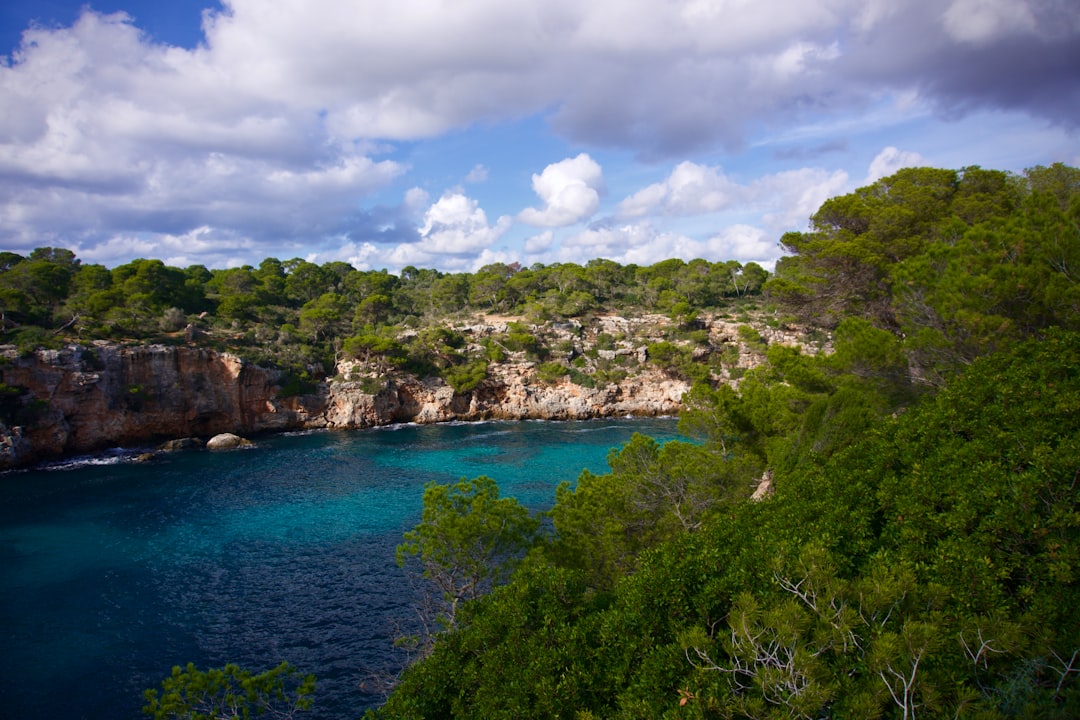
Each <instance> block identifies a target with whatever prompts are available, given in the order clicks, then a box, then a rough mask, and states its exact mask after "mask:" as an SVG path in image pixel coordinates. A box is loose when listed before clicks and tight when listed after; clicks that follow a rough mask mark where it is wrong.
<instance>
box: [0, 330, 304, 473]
mask: <svg viewBox="0 0 1080 720" xmlns="http://www.w3.org/2000/svg"><path fill="white" fill-rule="evenodd" d="M3 358H4V361H3V364H2V366H0V381H2V382H3V383H4V385H6V386H8V388H16V389H18V390H19V391H21V395H20V397H18V398H17V400H16V399H15V398H13V397H11V396H10V395H9V397H8V399H7V402H6V405H5V409H6V410H9V411H13V412H9V413H8V414H9V417H6V418H4V420H5V421H6V423H7V426H5V427H3V428H2V433H0V469H3V468H9V467H15V466H18V465H23V464H26V463H28V462H34V461H37V460H41V459H45V458H49V457H57V456H61V455H69V454H75V453H84V452H90V451H93V450H99V449H102V448H106V447H113V446H125V445H127V446H131V445H140V444H146V443H148V442H153V441H158V440H163V439H171V438H178V437H190V436H206V435H213V434H216V433H221V432H226V431H232V432H241V433H253V432H260V431H268V430H282V429H287V428H291V427H303V426H305V425H306V423H308V422H309V421H310V420H311V416H312V415H315V416H319V415H320V413H321V409H322V408H321V405H320V402H319V400H318V398H307V399H306V400H307V402H306V403H304V402H301V401H299V400H297V399H288V400H279V399H277V397H276V396H277V379H278V375H277V373H276V372H275V371H273V370H268V369H265V368H260V367H256V366H253V365H250V364H248V363H245V362H243V361H242V360H241V359H239V358H237V357H234V356H232V355H228V354H220V353H217V352H214V351H213V350H207V349H200V348H173V347H165V346H160V345H158V346H155V345H151V346H145V347H120V346H115V345H107V344H98V345H94V346H91V347H82V346H68V347H66V348H64V349H63V350H39V351H38V352H36V353H35V354H34V355H33V356H31V357H28V358H20V357H16V356H14V354H13V353H5V354H4V355H3Z"/></svg>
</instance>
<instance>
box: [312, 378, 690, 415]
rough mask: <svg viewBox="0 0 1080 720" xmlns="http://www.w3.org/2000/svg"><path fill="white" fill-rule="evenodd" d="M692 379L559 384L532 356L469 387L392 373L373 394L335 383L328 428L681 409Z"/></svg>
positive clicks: (354, 385)
mask: <svg viewBox="0 0 1080 720" xmlns="http://www.w3.org/2000/svg"><path fill="white" fill-rule="evenodd" d="M689 389H690V386H689V384H688V383H686V382H685V381H682V380H675V379H672V378H671V377H669V376H667V375H665V374H664V373H662V372H660V371H658V370H654V369H651V368H649V369H646V370H643V371H642V372H640V373H638V374H636V375H634V376H633V377H631V378H627V379H626V380H623V381H622V382H619V383H612V384H610V385H607V386H606V387H597V388H585V387H582V386H580V385H575V384H574V383H572V382H570V381H569V379H567V378H562V379H561V380H560V381H559V382H557V383H554V384H546V383H541V382H539V381H537V380H536V378H535V375H534V373H533V366H532V364H531V363H522V364H502V365H498V366H495V367H493V368H492V370H491V372H490V373H489V376H488V378H487V379H485V380H484V381H483V382H482V383H480V385H478V386H477V387H476V388H475V389H473V390H471V391H469V392H466V393H460V394H458V393H455V392H454V391H453V389H452V388H450V387H448V386H447V385H446V384H445V383H443V382H442V381H440V380H434V379H428V380H423V381H421V380H404V381H401V380H390V381H388V382H387V383H386V385H385V386H384V387H383V389H382V390H380V391H379V392H377V393H375V394H368V393H366V392H364V390H363V389H362V388H361V384H360V383H356V382H340V383H333V384H332V385H330V386H329V391H328V397H327V402H326V410H325V415H324V417H325V420H326V426H327V427H337V428H354V427H371V426H375V425H386V424H389V423H396V422H417V423H437V422H447V421H450V420H531V419H539V420H585V419H590V418H599V417H619V416H627V415H640V416H658V415H674V414H676V413H678V411H679V408H680V406H681V403H682V396H683V394H684V393H685V392H686V391H687V390H689Z"/></svg>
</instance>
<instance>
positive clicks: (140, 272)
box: [0, 247, 768, 394]
mask: <svg viewBox="0 0 1080 720" xmlns="http://www.w3.org/2000/svg"><path fill="white" fill-rule="evenodd" d="M767 277H768V273H766V272H765V271H764V270H763V269H762V268H761V267H759V266H758V265H756V264H754V263H748V264H746V265H742V264H741V263H738V262H734V261H732V262H723V263H711V262H707V261H705V260H693V261H690V262H683V261H681V260H666V261H664V262H662V263H657V264H656V265H653V266H649V267H638V266H635V265H626V266H623V265H619V264H617V263H614V262H611V261H608V260H595V261H592V262H589V263H587V264H586V265H584V266H580V265H575V264H572V263H565V264H557V265H549V266H544V265H534V266H533V267H531V268H522V267H520V266H518V265H516V264H511V265H506V264H502V263H498V264H493V265H488V266H486V267H484V268H481V269H480V270H479V271H477V272H475V273H451V274H448V273H442V272H438V271H435V270H419V269H416V268H414V267H407V268H405V269H404V270H403V271H402V272H401V273H400V275H392V274H390V273H388V272H386V271H385V270H379V271H361V270H356V269H355V268H353V267H352V266H350V265H347V264H345V263H341V262H331V263H326V264H324V265H316V264H314V263H310V262H307V261H304V260H300V259H298V258H294V259H292V260H287V261H284V262H283V261H281V260H278V259H276V258H268V259H266V260H264V261H262V262H261V263H260V264H259V266H258V267H257V268H255V267H251V266H243V267H239V268H228V269H219V270H208V269H206V268H205V267H202V266H198V265H195V266H191V267H188V268H184V269H181V268H174V267H168V266H166V265H165V264H164V263H162V262H161V261H160V260H145V259H140V260H133V261H132V262H130V263H127V264H125V265H121V266H119V267H116V268H113V269H112V270H109V269H107V268H105V267H103V266H101V265H94V264H84V263H82V262H81V261H80V260H78V259H77V258H76V257H75V255H74V254H73V253H72V252H71V251H69V250H64V249H57V248H48V247H46V248H38V249H37V250H34V251H33V252H31V253H30V254H29V255H27V256H25V257H23V256H21V255H17V254H15V253H10V252H7V253H0V344H11V345H15V346H17V347H18V348H19V350H20V351H22V352H29V351H32V350H33V349H35V348H38V347H58V346H59V345H60V344H62V343H64V342H73V341H78V342H89V341H91V340H113V341H120V342H138V343H145V342H164V343H186V344H195V345H202V346H208V347H212V348H217V349H220V350H229V351H231V352H233V353H235V354H237V355H240V356H241V357H244V358H245V359H247V360H249V361H252V362H255V363H259V364H263V365H270V366H275V367H278V368H281V369H283V370H285V371H287V372H288V378H289V392H290V393H293V394H295V392H297V391H299V390H301V389H303V388H305V387H308V386H310V383H311V382H314V381H318V380H320V379H322V378H323V377H325V376H328V375H333V373H334V368H335V367H336V365H337V364H338V362H339V361H341V360H343V359H344V360H358V361H361V362H363V363H364V364H365V365H367V366H368V367H369V370H370V371H371V372H373V373H376V374H387V373H390V372H403V373H409V374H412V375H415V376H420V377H424V376H431V375H433V376H439V377H442V378H443V379H444V380H445V381H446V382H447V383H448V384H450V385H451V386H452V387H453V388H454V389H455V390H456V391H458V392H466V391H467V390H469V389H471V388H473V387H475V386H476V385H477V384H478V383H479V382H480V381H481V380H483V378H484V376H485V370H486V367H487V363H488V362H491V361H496V362H498V361H501V360H503V359H505V357H506V355H507V353H515V352H519V353H524V354H525V357H527V358H528V359H532V360H536V361H543V360H547V359H548V357H549V355H550V354H551V352H552V348H551V347H549V345H551V344H553V343H555V342H557V340H556V339H555V337H554V336H553V335H552V334H551V333H547V334H545V333H541V334H539V335H538V334H537V331H536V328H544V327H551V326H552V325H558V324H559V323H560V322H562V321H565V320H567V319H568V318H587V317H591V316H593V315H596V314H600V313H605V312H612V311H618V312H630V313H636V314H646V313H661V314H664V315H668V314H671V315H672V316H676V314H682V315H687V314H691V315H692V314H693V313H694V312H696V311H698V310H701V309H704V308H711V307H717V306H724V307H726V306H729V305H731V304H733V303H734V304H738V303H740V302H742V301H743V299H744V298H748V297H756V296H758V295H759V294H760V292H761V288H762V285H763V283H764V282H765V280H766V278H767ZM487 313H496V314H499V315H509V316H512V317H516V318H520V320H519V321H516V322H513V323H511V325H510V327H509V331H508V332H507V333H506V334H505V335H504V336H503V337H500V338H489V339H485V342H486V345H485V346H484V347H483V348H470V347H467V342H466V338H464V337H463V336H462V334H461V333H460V332H459V331H457V330H455V329H454V327H453V326H454V325H458V326H465V325H467V324H468V322H469V321H470V319H472V318H475V317H476V316H478V315H481V314H487ZM578 379H579V380H581V381H582V382H592V381H591V380H589V379H586V378H585V377H584V376H581V375H580V374H579V376H578Z"/></svg>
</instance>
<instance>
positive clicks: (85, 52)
mask: <svg viewBox="0 0 1080 720" xmlns="http://www.w3.org/2000/svg"><path fill="white" fill-rule="evenodd" d="M1053 162H1065V163H1068V164H1070V165H1080V3H1077V2H1076V0H588V2H582V0H393V2H389V1H387V0H222V2H220V3H215V2H213V1H212V0H170V2H161V1H160V0H109V1H108V2H94V3H91V4H90V5H84V4H83V2H82V0H72V1H70V2H69V1H68V0H4V3H3V8H0V250H10V251H14V252H20V253H26V252H28V251H29V250H30V249H32V248H34V247H39V246H43V245H52V246H60V247H68V248H71V249H72V250H74V251H75V252H76V254H77V255H78V256H79V257H80V258H81V259H82V260H83V261H84V262H98V263H103V264H105V265H108V266H110V267H111V266H115V265H118V264H121V263H124V262H127V261H129V260H131V259H133V258H136V257H149V258H160V259H162V260H164V261H165V262H166V263H168V264H171V265H176V266H181V267H184V266H187V265H191V264H196V263H199V264H204V265H206V266H208V267H226V266H235V265H240V264H245V263H247V264H252V265H257V264H258V263H259V261H260V260H262V259H263V258H266V257H269V256H274V257H277V258H279V259H282V260H285V259H289V258H293V257H301V258H305V259H308V260H311V261H313V262H318V263H322V262H327V261H330V260H344V261H347V262H350V263H352V264H353V265H355V266H356V267H358V268H361V269H369V268H376V269H377V268H389V269H390V270H391V271H397V270H399V269H400V268H402V267H404V266H406V265H414V266H417V267H428V268H439V269H442V270H447V271H472V270H475V269H477V268H479V267H480V266H482V265H484V264H487V263H490V262H496V261H503V262H513V261H518V262H521V263H523V264H526V265H530V264H532V263H535V262H542V263H545V264H546V263H552V262H561V261H570V262H579V263H584V262H586V261H588V260H589V259H592V258H596V257H606V258H610V259H613V260H616V261H618V262H621V263H630V262H633V263H638V264H648V263H652V262H655V261H658V260H661V259H664V258H668V257H682V258H684V259H691V258H694V257H704V258H707V259H709V260H729V259H736V260H740V261H743V262H747V261H756V262H759V263H761V264H763V265H765V266H767V267H771V266H772V264H773V263H774V262H775V260H776V258H777V257H778V255H779V248H778V245H777V241H778V240H779V238H780V236H781V235H782V234H783V233H784V232H785V231H787V230H793V229H801V228H803V227H805V226H806V221H807V218H808V217H809V215H810V214H811V213H813V212H814V210H815V209H816V208H817V207H818V206H819V205H820V203H821V202H822V201H823V200H825V199H826V198H828V197H830V196H832V195H836V194H838V193H844V192H848V191H851V190H853V189H855V188H856V187H860V186H862V185H865V184H867V183H869V182H872V181H873V180H875V179H877V178H879V177H881V176H883V175H887V174H889V173H891V172H893V171H894V170H896V169H898V168H900V167H903V166H906V165H931V166H934V167H948V168H960V167H964V166H968V165H981V166H983V167H986V168H995V169H1003V170H1013V171H1020V170H1023V169H1024V168H1026V167H1031V166H1033V165H1038V164H1044V165H1045V164H1050V163H1053Z"/></svg>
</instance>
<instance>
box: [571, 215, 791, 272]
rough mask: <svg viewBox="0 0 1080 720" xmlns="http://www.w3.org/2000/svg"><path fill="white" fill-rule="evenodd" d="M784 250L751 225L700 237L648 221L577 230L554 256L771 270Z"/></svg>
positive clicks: (768, 235)
mask: <svg viewBox="0 0 1080 720" xmlns="http://www.w3.org/2000/svg"><path fill="white" fill-rule="evenodd" d="M781 252H782V251H781V248H780V247H779V246H778V245H777V242H776V240H775V239H774V238H773V236H772V235H771V234H769V233H767V232H766V231H764V230H762V229H761V228H757V227H753V226H750V225H743V224H735V225H731V226H729V227H726V228H724V229H723V230H721V231H719V232H717V233H714V234H713V235H710V236H709V237H707V238H706V239H704V240H697V239H694V238H691V237H687V236H686V235H683V234H680V233H675V232H670V231H666V230H662V229H659V228H657V227H655V226H654V225H653V224H652V223H649V222H635V223H628V224H625V225H619V226H614V227H605V228H591V229H588V230H584V231H582V232H579V233H575V234H573V235H571V236H570V237H568V238H566V239H564V240H563V241H562V244H561V246H560V247H559V248H558V249H557V250H556V251H554V252H553V253H552V255H553V259H554V260H557V261H559V262H576V263H585V262H587V261H588V260H589V259H592V258H597V257H603V258H608V259H610V260H614V261H616V262H618V263H621V264H624V265H625V264H630V263H633V264H637V265H651V264H653V263H656V262H660V261H661V260H666V259H668V258H681V259H683V260H693V259H695V258H706V259H710V260H713V261H719V260H738V261H739V262H742V263H747V262H756V263H758V264H760V265H762V266H763V267H766V268H769V269H771V268H772V267H773V266H774V265H775V264H776V260H777V259H778V258H779V257H780V255H781Z"/></svg>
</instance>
